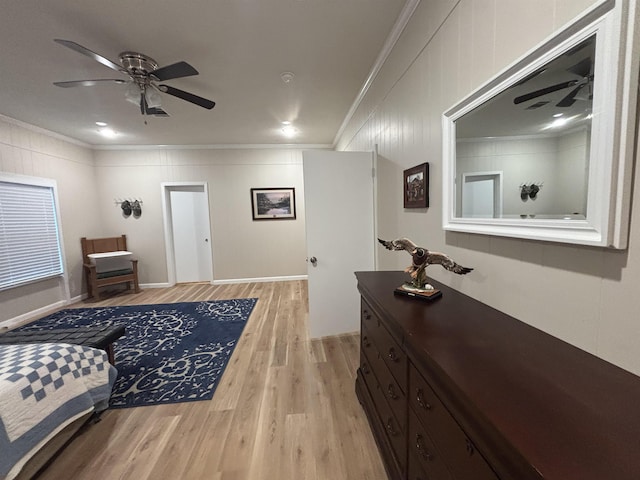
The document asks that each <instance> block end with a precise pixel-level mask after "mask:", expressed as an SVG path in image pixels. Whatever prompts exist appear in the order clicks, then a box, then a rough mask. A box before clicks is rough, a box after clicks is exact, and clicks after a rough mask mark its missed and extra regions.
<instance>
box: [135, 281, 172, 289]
mask: <svg viewBox="0 0 640 480" xmlns="http://www.w3.org/2000/svg"><path fill="white" fill-rule="evenodd" d="M169 287H173V285H172V284H170V283H169V282H164V283H141V284H140V288H169Z"/></svg>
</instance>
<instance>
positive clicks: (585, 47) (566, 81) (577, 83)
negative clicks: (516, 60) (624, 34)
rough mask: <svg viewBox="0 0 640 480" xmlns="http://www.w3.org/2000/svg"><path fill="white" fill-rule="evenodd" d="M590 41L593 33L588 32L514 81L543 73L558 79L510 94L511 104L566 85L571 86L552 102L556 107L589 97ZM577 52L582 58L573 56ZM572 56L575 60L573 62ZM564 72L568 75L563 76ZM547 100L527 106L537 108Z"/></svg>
mask: <svg viewBox="0 0 640 480" xmlns="http://www.w3.org/2000/svg"><path fill="white" fill-rule="evenodd" d="M594 42H595V37H593V36H592V37H589V38H587V39H586V40H584V41H583V42H581V43H580V44H578V45H577V46H575V47H574V48H572V49H571V50H569V51H568V52H566V53H565V54H564V55H563V56H562V57H560V58H558V59H556V61H555V62H552V63H550V64H548V65H546V66H545V67H544V68H541V69H540V70H537V71H535V72H534V73H532V74H530V75H529V76H527V77H525V78H524V79H523V80H521V81H520V82H518V83H517V84H516V85H515V86H520V85H523V84H526V83H527V82H530V81H531V80H533V79H536V80H537V79H539V78H540V77H543V76H545V77H551V78H557V79H558V80H562V81H560V82H558V83H553V84H552V85H547V86H543V87H542V88H538V89H536V90H534V91H532V92H528V93H526V94H524V95H520V96H518V97H516V98H514V100H513V103H514V104H515V105H518V104H520V103H524V102H528V101H529V100H534V99H537V98H539V97H543V96H546V95H549V94H551V93H554V92H558V91H561V90H564V89H566V88H571V90H570V91H569V92H568V93H567V94H565V95H564V96H563V97H562V99H561V100H560V101H558V102H557V103H556V104H555V106H556V107H561V108H566V107H571V106H572V105H573V104H574V103H575V102H576V100H587V101H590V100H592V99H593V79H594V75H593V56H594V53H595V43H594ZM581 56H582V57H583V58H581V59H580V60H577V59H575V58H576V57H581ZM572 59H573V61H575V62H576V63H573V62H572ZM569 62H571V63H570V64H569V65H567V63H569ZM542 74H544V75H542ZM567 76H568V77H569V78H566V77H567ZM563 77H564V78H563ZM575 77H577V78H575ZM548 103H549V101H539V102H536V103H534V104H532V105H529V106H528V107H527V109H528V110H532V109H535V108H540V107H542V106H544V105H546V104H548Z"/></svg>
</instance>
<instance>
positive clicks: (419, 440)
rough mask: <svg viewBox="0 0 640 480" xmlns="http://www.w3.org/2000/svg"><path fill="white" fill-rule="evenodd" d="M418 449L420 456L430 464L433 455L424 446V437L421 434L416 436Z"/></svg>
mask: <svg viewBox="0 0 640 480" xmlns="http://www.w3.org/2000/svg"><path fill="white" fill-rule="evenodd" d="M416 449H417V450H418V453H419V454H420V456H421V457H422V458H424V459H425V460H426V461H427V462H430V461H432V460H433V455H432V454H430V453H429V451H428V450H427V449H426V447H425V446H424V442H423V439H422V435H420V434H417V435H416Z"/></svg>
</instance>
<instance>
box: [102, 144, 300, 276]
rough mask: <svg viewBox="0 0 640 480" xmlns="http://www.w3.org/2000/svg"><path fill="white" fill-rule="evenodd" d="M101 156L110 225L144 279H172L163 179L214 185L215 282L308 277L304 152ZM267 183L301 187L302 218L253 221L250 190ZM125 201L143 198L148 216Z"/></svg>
mask: <svg viewBox="0 0 640 480" xmlns="http://www.w3.org/2000/svg"><path fill="white" fill-rule="evenodd" d="M95 159H96V175H97V177H98V179H99V186H98V191H97V195H98V211H99V213H100V217H101V218H102V221H103V224H104V228H105V230H107V231H109V232H111V233H112V234H114V235H116V234H119V233H124V234H126V235H127V248H129V250H131V251H133V252H134V253H135V256H136V257H137V258H138V259H139V262H138V268H139V275H140V282H141V283H143V284H144V283H147V284H148V283H152V284H163V283H166V282H167V281H168V274H167V265H166V261H165V259H166V250H165V245H164V226H163V218H162V203H161V189H160V185H161V183H162V182H187V181H190V182H203V181H204V182H207V183H208V188H209V201H210V212H211V228H212V253H213V276H214V281H219V280H235V279H246V278H263V277H290V276H298V275H306V274H307V265H306V262H305V258H306V248H305V228H304V185H303V178H302V154H301V151H300V150H296V149H284V148H282V149H276V148H273V149H272V148H264V149H197V150H196V149H180V150H177V149H176V150H164V149H156V150H125V151H121V150H98V151H96V152H95ZM261 187H294V188H295V189H296V190H295V194H296V195H295V196H296V211H297V212H296V213H297V218H296V219H295V220H277V221H275V220H274V221H266V220H262V221H253V219H252V215H251V195H250V189H251V188H261ZM123 198H142V201H143V206H142V215H141V216H140V218H134V217H133V216H130V217H128V218H127V217H124V216H123V215H122V212H121V209H120V207H119V206H118V205H117V204H116V203H115V201H116V200H117V199H123Z"/></svg>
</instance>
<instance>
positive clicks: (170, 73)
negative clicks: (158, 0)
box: [53, 38, 216, 117]
mask: <svg viewBox="0 0 640 480" xmlns="http://www.w3.org/2000/svg"><path fill="white" fill-rule="evenodd" d="M54 42H56V43H59V44H60V45H64V46H65V47H67V48H70V49H71V50H74V51H76V52H78V53H81V54H83V55H86V56H87V57H89V58H93V59H94V60H95V61H97V62H100V63H101V64H102V65H104V66H106V67H109V68H111V69H112V70H115V71H117V72H120V73H123V74H125V75H127V76H128V77H129V79H128V80H123V79H116V78H101V79H96V80H73V81H69V82H53V84H54V85H57V86H58V87H64V88H67V87H79V86H83V87H90V86H94V85H98V84H100V83H117V84H119V85H127V90H126V91H125V98H126V99H127V100H128V101H130V102H132V103H135V104H136V105H139V106H140V113H141V114H142V115H155V116H160V117H168V116H169V114H168V113H167V112H165V111H164V110H163V109H162V108H160V106H161V96H160V93H167V94H169V95H173V96H174V97H178V98H180V99H182V100H186V101H187V102H191V103H193V104H195V105H199V106H200V107H202V108H206V109H207V110H211V109H212V108H213V107H214V106H215V104H216V103H215V102H214V101H212V100H208V99H206V98H203V97H199V96H198V95H195V94H193V93H189V92H185V91H184V90H180V89H178V88H175V87H172V86H170V85H164V84H158V82H163V81H166V80H171V79H174V78H182V77H190V76H193V75H198V71H197V70H196V69H195V68H193V67H192V66H191V65H189V64H188V63H187V62H177V63H173V64H171V65H167V66H166V67H160V68H158V63H157V62H156V61H155V60H154V59H153V58H151V57H148V56H147V55H144V54H142V53H137V52H122V53H121V54H120V55H119V60H120V65H118V64H117V63H115V62H112V61H111V60H109V59H108V58H105V57H103V56H102V55H98V54H97V53H95V52H92V51H91V50H89V49H88V48H86V47H83V46H82V45H79V44H77V43H75V42H72V41H70V40H61V39H59V38H56V39H54Z"/></svg>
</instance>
